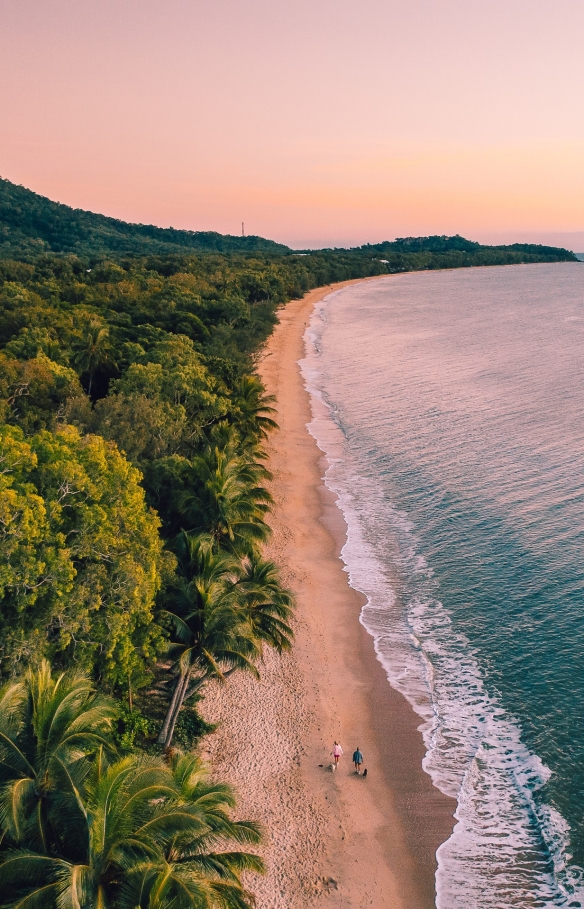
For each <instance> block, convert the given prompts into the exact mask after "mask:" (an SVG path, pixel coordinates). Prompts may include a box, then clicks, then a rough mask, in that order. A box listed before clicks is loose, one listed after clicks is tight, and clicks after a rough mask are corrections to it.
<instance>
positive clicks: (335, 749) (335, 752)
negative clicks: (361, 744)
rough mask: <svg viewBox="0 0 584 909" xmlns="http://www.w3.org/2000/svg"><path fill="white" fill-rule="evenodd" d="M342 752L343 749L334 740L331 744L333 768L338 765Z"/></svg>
mask: <svg viewBox="0 0 584 909" xmlns="http://www.w3.org/2000/svg"><path fill="white" fill-rule="evenodd" d="M342 753H343V749H342V747H341V744H340V742H335V744H334V745H333V758H334V760H335V770H336V768H337V767H338V766H339V758H340V757H341V755H342Z"/></svg>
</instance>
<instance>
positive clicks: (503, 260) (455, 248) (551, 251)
mask: <svg viewBox="0 0 584 909" xmlns="http://www.w3.org/2000/svg"><path fill="white" fill-rule="evenodd" d="M352 252H353V253H355V254H356V255H361V256H368V257H372V258H373V257H375V258H378V259H379V260H380V261H382V262H384V264H385V265H386V266H387V269H388V271H394V272H395V271H410V270H412V271H418V270H420V269H436V268H464V267H468V266H471V265H475V266H476V265H513V264H521V263H527V262H575V261H577V256H575V255H574V253H573V252H570V250H568V249H562V248H560V247H556V246H540V245H538V244H535V243H513V244H511V245H509V246H483V245H482V244H481V243H475V242H474V241H473V240H466V239H465V238H464V237H460V236H459V235H458V234H457V235H456V236H454V237H447V236H433V237H405V238H399V239H397V240H393V241H385V242H384V243H367V244H366V245H365V246H359V247H358V248H356V249H354V250H352Z"/></svg>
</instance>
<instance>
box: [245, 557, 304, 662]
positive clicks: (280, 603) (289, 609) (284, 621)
mask: <svg viewBox="0 0 584 909" xmlns="http://www.w3.org/2000/svg"><path fill="white" fill-rule="evenodd" d="M237 587H238V589H239V592H240V595H241V596H242V605H243V608H244V609H245V612H246V616H247V621H248V622H249V624H250V627H251V630H252V634H253V637H254V639H255V640H257V641H260V642H262V643H266V644H268V645H269V646H270V647H275V648H276V650H278V652H279V653H281V652H282V651H284V650H289V649H290V647H291V646H292V640H293V638H294V632H293V631H292V628H291V627H290V624H289V622H290V619H291V617H292V614H293V611H294V597H293V595H292V593H291V592H290V591H289V590H287V589H286V588H285V587H283V586H282V582H281V580H280V573H279V571H278V569H277V567H276V565H275V564H274V562H270V561H268V560H266V559H263V558H261V557H260V556H258V555H256V554H255V553H254V554H252V555H251V556H249V557H248V558H246V559H244V561H243V563H242V566H241V573H240V577H239V579H238V581H237Z"/></svg>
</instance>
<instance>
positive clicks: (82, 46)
mask: <svg viewBox="0 0 584 909" xmlns="http://www.w3.org/2000/svg"><path fill="white" fill-rule="evenodd" d="M0 15H2V22H3V28H2V30H1V31H0V76H1V78H2V84H3V86H4V91H3V93H2V96H1V97H0V134H1V139H2V141H1V143H0V175H1V176H4V177H6V178H8V179H10V180H13V181H14V182H17V183H22V184H24V185H26V186H28V187H29V188H31V189H34V190H35V191H37V192H40V193H42V194H44V195H48V196H49V197H50V198H53V199H56V200H58V201H61V202H65V203H67V204H69V205H73V206H75V207H81V208H87V209H91V210H94V211H100V212H103V213H105V214H110V215H112V216H114V217H121V218H124V219H125V220H132V221H141V222H149V223H157V224H161V225H163V226H168V225H172V226H175V227H183V228H188V229H193V230H219V231H221V232H225V233H227V232H231V233H237V232H238V228H239V225H240V224H241V221H242V220H243V221H245V223H246V229H249V232H253V233H256V234H260V235H264V236H270V237H273V238H274V239H277V240H281V241H283V242H286V243H290V244H291V245H294V246H298V247H299V246H303V245H328V244H329V243H331V242H334V243H336V244H337V245H341V244H344V245H351V244H356V243H363V242H367V241H371V242H375V241H377V240H380V239H384V238H387V239H392V238H393V237H395V236H405V235H421V234H428V233H457V232H458V233H462V234H465V235H467V236H472V237H473V238H479V239H480V238H481V237H485V236H486V235H487V234H495V233H499V234H506V235H508V236H509V238H510V239H511V238H512V237H515V239H521V238H522V236H523V235H525V234H536V233H540V234H542V235H543V234H550V233H552V232H559V233H562V232H563V233H568V232H573V233H574V234H575V235H576V234H578V233H579V232H580V233H581V234H582V248H584V112H583V111H582V105H581V104H579V94H580V93H581V86H582V84H583V76H584V55H582V53H581V47H580V35H581V33H582V29H583V27H584V6H583V5H582V4H581V3H580V2H579V0H578V2H576V0H558V2H557V3H556V4H555V5H554V9H553V14H552V12H551V9H550V6H549V4H548V3H547V2H544V0H532V2H530V3H527V2H526V0H507V2H503V0H491V2H490V3H489V4H488V5H487V4H470V5H469V4H468V2H466V0H465V2H463V0H441V2H440V3H438V4H436V3H434V2H431V0H413V2H412V3H409V4H404V3H397V2H395V0H363V2H361V3H359V4H357V3H356V2H355V0H337V2H335V3H334V4H333V3H332V0H313V2H308V0H297V3H295V4H294V6H293V7H291V6H286V7H285V6H284V5H282V4H273V3H269V2H268V0H247V2H246V4H245V5H242V4H240V3H237V2H236V0H219V2H216V3H214V4H211V3H210V2H207V0H189V2H187V0H167V2H165V3H164V4H163V3H162V2H160V0H125V2H124V4H118V3H117V2H114V0H102V3H100V4H99V5H96V4H94V3H92V2H90V0H52V2H51V3H50V4H47V5H41V6H39V4H38V3H37V2H35V0H19V2H18V3H15V2H11V0H7V2H4V3H2V0H0ZM574 242H575V243H576V240H574Z"/></svg>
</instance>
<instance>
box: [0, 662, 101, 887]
mask: <svg viewBox="0 0 584 909" xmlns="http://www.w3.org/2000/svg"><path fill="white" fill-rule="evenodd" d="M114 717H115V709H114V706H113V703H112V702H111V701H109V700H108V699H106V698H104V697H103V696H101V695H98V694H97V693H96V691H95V689H94V688H93V686H92V684H91V683H90V681H89V680H88V679H87V678H86V677H84V676H82V675H78V674H77V675H58V676H54V675H53V674H52V673H51V669H50V667H49V665H48V663H46V662H43V663H41V665H40V668H39V669H38V670H35V671H32V670H28V671H27V672H26V673H25V675H24V678H23V679H21V680H19V681H16V682H10V683H9V684H6V685H5V686H4V687H3V688H2V689H0V829H1V832H2V837H1V838H0V843H1V844H2V846H4V847H5V846H6V844H7V843H8V844H10V845H11V846H13V847H17V846H24V845H25V844H26V845H28V846H29V847H30V848H33V849H38V848H42V846H43V844H46V845H48V847H49V848H50V850H51V851H54V852H58V851H59V849H60V848H61V846H62V843H63V837H66V836H67V830H66V826H65V829H64V827H63V822H65V825H66V824H67V823H71V824H72V825H74V824H75V823H79V822H80V821H82V814H83V808H82V806H81V805H80V804H79V791H80V789H81V787H82V786H83V784H84V783H85V781H86V780H87V777H88V774H89V772H90V767H91V765H90V762H89V760H88V759H89V758H91V757H92V756H94V755H95V754H96V753H97V752H98V751H99V750H100V749H104V750H105V752H108V751H111V750H112V742H111V729H112V726H113V721H114ZM0 890H2V888H1V887H0ZM2 895H3V897H4V896H5V893H4V891H3V890H2ZM3 905H4V901H3Z"/></svg>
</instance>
